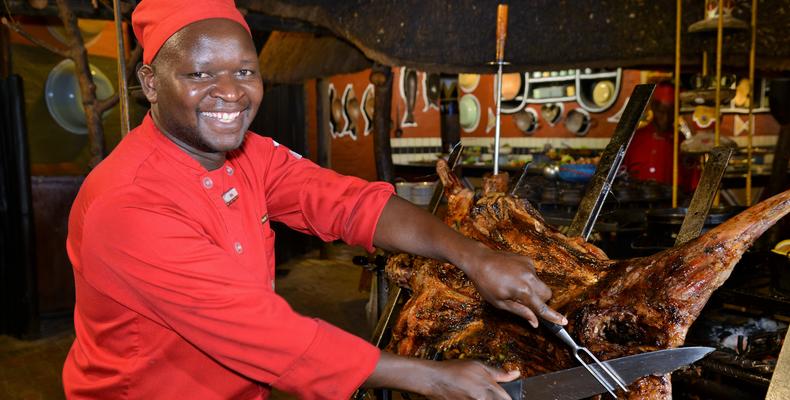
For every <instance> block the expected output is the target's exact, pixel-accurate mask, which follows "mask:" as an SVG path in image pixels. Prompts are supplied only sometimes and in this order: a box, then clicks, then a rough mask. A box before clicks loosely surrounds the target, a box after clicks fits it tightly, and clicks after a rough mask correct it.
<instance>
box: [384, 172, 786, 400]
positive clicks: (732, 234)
mask: <svg viewBox="0 0 790 400" xmlns="http://www.w3.org/2000/svg"><path fill="white" fill-rule="evenodd" d="M437 172H438V174H439V176H440V177H441V181H442V183H443V184H444V187H445V189H444V190H445V194H446V196H447V199H448V200H447V202H448V210H447V215H446V217H445V222H446V223H447V224H448V225H449V226H451V227H452V228H453V229H455V230H457V231H459V232H461V233H462V234H463V235H465V236H467V237H471V238H474V239H475V240H477V241H480V242H482V243H485V244H486V245H487V246H489V247H491V248H495V249H498V250H504V251H508V252H512V253H518V254H522V255H527V256H529V257H530V258H532V260H533V262H534V266H535V269H536V270H537V274H538V277H540V279H542V280H543V281H544V282H546V284H547V285H549V286H550V288H551V290H552V292H553V294H554V296H553V297H552V299H551V302H550V303H549V304H550V305H551V306H552V307H554V308H555V309H557V310H559V311H560V312H562V313H564V314H565V315H566V316H567V317H568V321H569V324H568V327H567V329H568V331H569V332H570V333H571V334H572V335H573V336H574V337H576V338H577V339H578V340H579V341H580V342H581V343H580V344H581V345H583V346H586V347H587V348H589V349H590V350H591V351H592V352H593V353H595V354H596V355H597V356H598V357H599V358H600V359H601V360H606V359H612V358H617V357H621V356H626V355H632V354H638V353H642V352H646V351H653V350H658V349H669V348H675V347H679V346H682V345H683V344H684V340H685V337H686V333H687V332H688V329H689V327H690V326H691V324H692V323H693V322H694V320H695V319H696V318H697V317H698V316H699V313H700V311H701V310H702V308H703V307H704V306H705V304H706V302H707V301H708V299H709V298H710V296H711V294H712V293H713V291H714V290H716V289H717V288H718V287H719V286H721V285H722V283H724V281H725V280H726V279H727V278H728V277H729V276H730V273H731V272H732V270H733V267H734V266H735V265H736V263H737V262H738V261H739V259H740V258H741V256H742V255H743V253H744V252H745V251H746V250H747V249H748V248H749V246H750V245H751V244H752V243H753V242H754V241H755V239H757V238H758V237H759V236H760V235H761V234H762V233H763V232H765V230H767V229H768V228H770V227H771V226H772V225H773V224H774V223H776V221H778V220H779V219H781V218H782V217H783V216H784V215H786V214H787V213H788V212H790V191H787V192H784V193H781V194H779V195H776V196H774V197H772V198H770V199H768V200H765V201H764V202H762V203H759V204H757V205H755V206H753V207H752V208H749V209H748V210H746V211H744V212H742V213H741V214H739V215H737V216H736V217H734V218H732V219H730V220H728V221H727V222H725V223H723V224H721V225H720V226H718V227H716V228H715V229H712V230H710V231H708V232H707V233H705V234H704V235H702V236H700V237H698V238H697V239H694V240H691V241H689V242H687V243H685V244H683V245H680V246H677V247H673V248H671V249H667V250H665V251H662V252H660V253H657V254H655V255H652V256H648V257H641V258H631V259H625V260H611V259H609V258H608V257H607V256H606V254H604V252H603V251H602V250H601V249H599V248H598V247H596V246H594V245H592V244H589V243H586V242H585V241H583V240H581V239H580V238H578V237H575V238H571V237H567V236H565V235H564V234H562V233H560V232H559V231H557V230H556V229H555V228H552V227H551V226H549V225H547V224H546V223H545V221H544V220H543V218H542V217H541V215H540V213H539V212H537V211H536V210H535V209H534V208H533V207H531V206H530V205H529V203H526V202H524V201H522V200H521V199H518V198H515V197H513V196H510V195H507V194H505V193H503V192H504V190H503V189H505V188H503V187H502V185H499V187H498V186H497V184H496V182H489V184H487V185H484V187H485V188H486V190H485V191H484V192H483V193H482V195H480V196H479V198H475V197H474V193H473V192H472V191H470V190H469V189H466V188H464V187H463V186H462V185H461V183H460V181H459V180H458V178H457V177H456V176H455V175H454V174H453V173H452V172H451V171H450V170H449V169H448V167H447V164H446V163H445V162H444V161H439V162H438V164H437ZM387 274H388V275H389V276H390V278H391V279H392V280H393V281H394V282H396V283H397V284H398V285H400V286H401V287H404V288H407V289H409V290H410V291H411V298H410V299H409V300H408V302H407V303H406V304H405V305H404V306H403V309H402V311H401V313H400V315H399V316H398V318H397V321H396V322H395V324H394V328H393V333H392V341H391V342H390V344H389V350H391V351H393V352H396V353H398V354H401V355H409V356H416V357H423V358H426V357H430V358H435V357H437V356H438V357H441V358H444V359H465V358H471V359H478V360H482V361H484V362H486V363H488V364H491V365H496V366H499V367H502V368H505V369H508V370H513V369H517V370H519V371H521V373H522V375H524V376H533V375H539V374H545V373H548V372H551V371H557V370H561V369H564V368H570V367H572V366H574V360H573V359H572V358H571V356H570V355H569V353H568V351H567V348H566V346H564V345H563V344H562V343H561V342H560V341H559V340H558V339H556V338H555V337H554V336H553V335H552V334H551V333H549V332H548V331H547V330H546V329H543V328H541V329H533V328H532V327H530V326H529V325H528V324H527V322H526V321H524V320H522V319H520V318H517V317H514V316H513V315H509V314H507V313H504V312H502V311H499V310H496V309H494V308H493V307H491V306H489V305H487V304H486V303H485V301H483V299H482V298H481V296H480V295H479V294H478V292H477V291H476V289H475V287H474V285H473V284H472V283H471V282H470V281H469V280H468V279H467V278H466V276H465V275H464V273H463V272H461V271H460V270H459V269H457V268H456V267H454V266H453V265H451V264H448V263H441V262H438V261H435V260H431V259H427V258H424V257H417V256H412V255H408V254H400V255H397V256H394V257H392V258H390V260H389V262H388V264H387ZM628 389H629V392H628V394H627V397H624V398H629V399H653V400H661V399H671V398H672V390H671V385H670V380H669V377H668V376H648V377H645V378H642V379H639V380H638V381H636V382H635V383H633V384H631V385H630V386H629V387H628Z"/></svg>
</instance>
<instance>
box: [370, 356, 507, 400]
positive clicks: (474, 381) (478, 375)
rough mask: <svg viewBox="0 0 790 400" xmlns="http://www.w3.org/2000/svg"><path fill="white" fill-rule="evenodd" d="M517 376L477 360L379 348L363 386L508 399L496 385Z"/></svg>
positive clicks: (434, 395) (439, 396) (444, 395)
mask: <svg viewBox="0 0 790 400" xmlns="http://www.w3.org/2000/svg"><path fill="white" fill-rule="evenodd" d="M518 377H519V372H518V371H511V372H506V371H503V370H500V369H497V368H493V367H489V366H486V365H484V364H483V363H481V362H479V361H466V360H464V361H461V360H452V361H428V360H421V359H416V358H408V357H400V356H396V355H393V354H390V353H386V352H382V353H381V358H380V359H379V362H378V364H377V365H376V369H375V371H373V374H372V375H371V376H370V377H369V378H368V379H367V381H365V384H364V385H363V387H368V388H374V387H383V388H390V389H398V390H405V391H408V392H412V393H418V394H421V395H423V396H425V397H427V398H429V399H439V400H444V399H447V400H450V399H470V400H479V399H491V400H509V399H510V396H508V394H507V393H506V392H505V390H504V389H502V387H501V386H499V384H498V383H499V382H509V381H512V380H514V379H517V378H518Z"/></svg>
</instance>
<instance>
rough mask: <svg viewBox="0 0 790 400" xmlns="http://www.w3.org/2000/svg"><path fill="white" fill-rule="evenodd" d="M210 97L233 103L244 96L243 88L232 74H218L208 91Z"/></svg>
mask: <svg viewBox="0 0 790 400" xmlns="http://www.w3.org/2000/svg"><path fill="white" fill-rule="evenodd" d="M210 94H211V96H212V97H215V98H218V99H221V100H223V101H227V102H232V103H235V102H237V101H239V99H241V98H242V97H244V90H243V89H242V87H241V85H240V84H239V83H238V82H236V80H235V79H233V77H232V76H227V75H222V76H219V77H218V78H217V80H216V82H215V84H214V87H213V88H212V89H211V92H210Z"/></svg>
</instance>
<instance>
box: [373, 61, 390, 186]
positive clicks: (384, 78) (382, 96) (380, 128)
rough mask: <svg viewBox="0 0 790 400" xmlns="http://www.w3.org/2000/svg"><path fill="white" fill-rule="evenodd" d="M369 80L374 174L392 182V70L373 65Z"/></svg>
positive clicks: (383, 66)
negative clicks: (374, 163)
mask: <svg viewBox="0 0 790 400" xmlns="http://www.w3.org/2000/svg"><path fill="white" fill-rule="evenodd" d="M370 82H372V83H373V86H374V90H375V92H374V95H375V98H374V100H373V102H374V106H373V108H374V110H375V111H374V112H373V154H374V157H375V160H376V176H377V177H378V179H379V180H382V181H386V182H392V181H393V179H394V171H393V169H394V168H393V166H392V146H391V144H390V128H391V126H392V120H391V116H392V70H391V69H390V67H388V66H385V65H380V64H375V65H373V68H372V72H371V73H370Z"/></svg>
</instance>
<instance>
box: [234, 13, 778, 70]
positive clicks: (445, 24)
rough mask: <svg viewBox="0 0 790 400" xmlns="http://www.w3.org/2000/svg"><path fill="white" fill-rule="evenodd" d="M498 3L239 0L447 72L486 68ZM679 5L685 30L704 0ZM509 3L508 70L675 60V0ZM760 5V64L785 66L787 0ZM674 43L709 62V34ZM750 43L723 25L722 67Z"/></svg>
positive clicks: (742, 56) (397, 60)
mask: <svg viewBox="0 0 790 400" xmlns="http://www.w3.org/2000/svg"><path fill="white" fill-rule="evenodd" d="M498 3H499V2H498V1H494V0H484V1H483V0H456V1H445V0H399V1H381V0H378V1H377V0H356V1H350V0H347V1H337V0H290V1H283V0H237V5H239V6H240V7H243V8H247V9H248V10H249V11H250V12H251V13H263V14H266V15H270V16H276V17H281V18H288V19H294V20H299V21H305V22H307V23H309V24H312V25H314V26H317V27H322V28H325V29H326V30H328V31H329V32H331V33H333V34H334V35H336V36H338V37H339V38H342V39H343V40H346V41H348V42H349V43H351V44H353V45H354V46H356V47H357V48H358V49H359V50H360V51H361V52H362V53H364V55H365V56H366V57H367V58H368V59H370V60H372V61H375V62H378V63H381V64H385V65H405V66H410V67H413V68H418V69H420V70H425V71H434V72H448V73H454V72H487V71H491V69H490V67H487V66H486V63H487V62H489V61H491V60H492V59H493V58H494V35H495V20H496V7H497V4H498ZM683 3H684V7H685V9H684V12H683V18H682V25H683V26H684V27H688V26H689V25H691V24H692V23H694V22H696V21H698V20H701V19H702V18H703V11H704V7H703V4H704V2H703V1H695V2H693V3H692V2H688V1H684V2H683ZM689 3H691V4H689ZM509 8H510V15H509V17H510V18H509V20H510V22H509V27H508V41H507V46H506V51H505V54H506V59H507V60H508V61H510V62H511V64H512V67H511V68H512V69H514V70H549V69H561V68H580V67H665V68H671V66H673V65H674V58H675V57H674V54H675V12H676V8H675V1H673V0H652V1H649V0H622V1H615V0H604V1H590V0H587V1H582V0H577V1H571V0H530V1H527V0H524V1H510V2H509ZM758 11H759V13H758V30H757V32H758V41H757V65H758V69H759V70H762V71H786V70H788V69H790V35H789V34H788V33H787V29H788V27H789V26H790V0H763V1H761V2H760V4H759V8H758ZM734 15H735V16H736V17H738V18H740V19H742V20H744V21H747V22H748V21H749V20H750V16H751V2H749V1H743V0H740V1H736V10H735V13H734ZM681 40H682V45H683V63H684V64H685V65H687V66H691V65H695V66H696V65H699V64H700V60H701V58H702V57H701V54H702V51H703V49H708V50H709V54H710V62H711V69H712V66H713V60H714V55H715V33H706V34H690V33H686V29H684V33H683V36H682V39H681ZM749 41H750V35H749V31H748V30H740V31H727V32H726V35H725V38H724V46H725V51H724V65H726V66H727V67H730V68H732V67H737V68H745V66H746V65H747V63H748V51H749ZM284 49H286V50H287V48H284ZM324 53H325V54H326V52H324ZM299 68H307V69H312V68H313V67H310V66H302V67H297V70H295V71H293V74H294V75H295V76H296V75H299V71H298V69H299ZM308 75H309V74H308Z"/></svg>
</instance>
